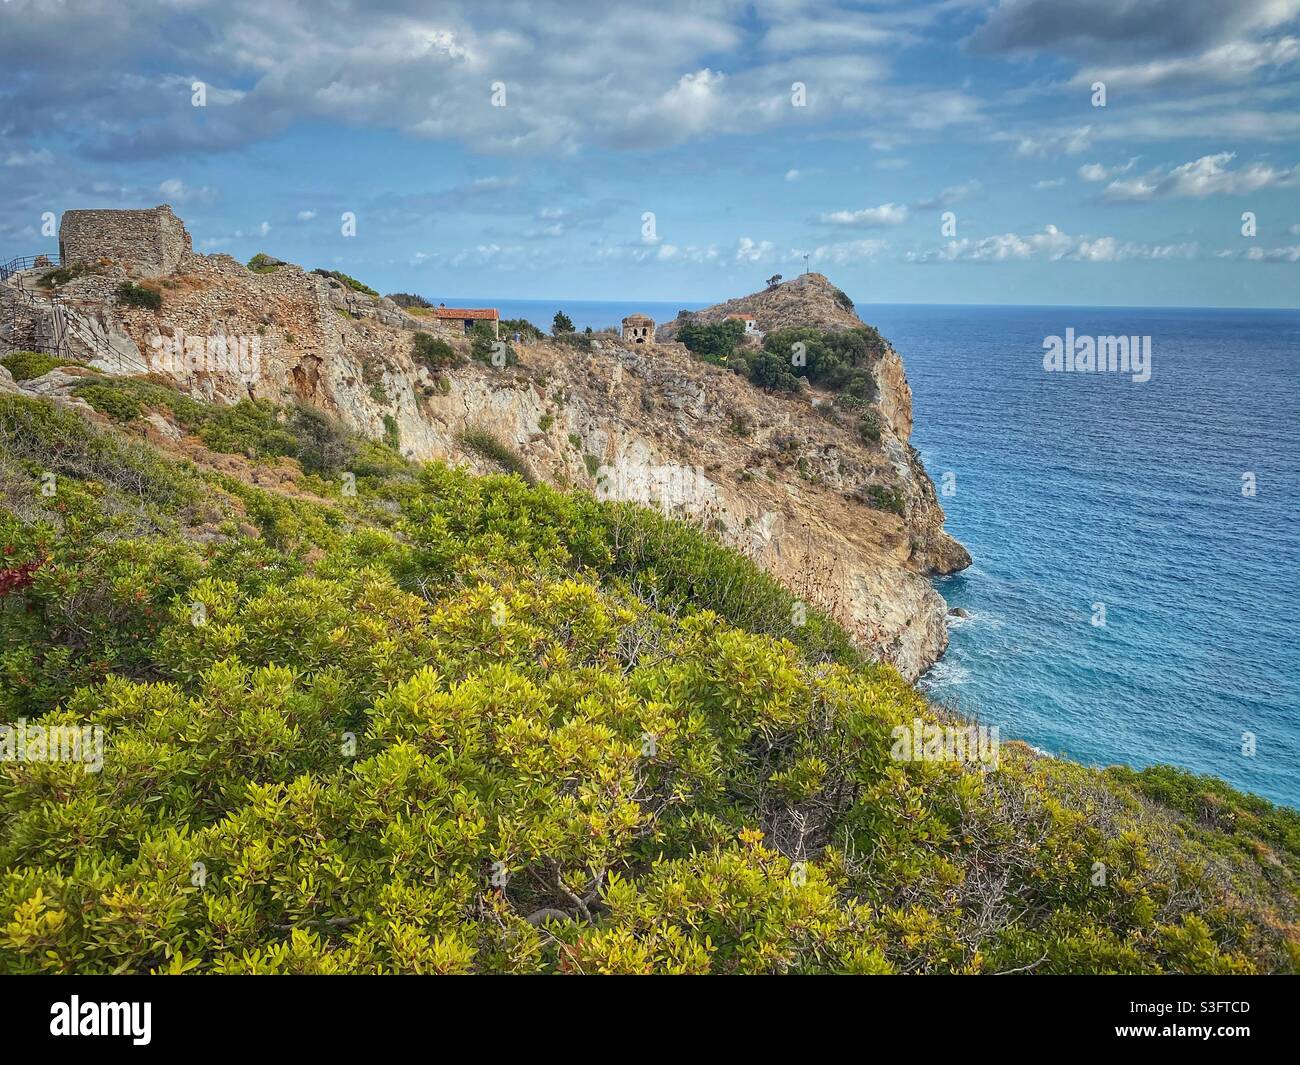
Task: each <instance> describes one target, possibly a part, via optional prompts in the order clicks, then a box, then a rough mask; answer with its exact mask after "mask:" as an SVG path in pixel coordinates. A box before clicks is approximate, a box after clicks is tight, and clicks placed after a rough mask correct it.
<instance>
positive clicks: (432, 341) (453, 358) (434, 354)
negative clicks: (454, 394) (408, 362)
mask: <svg viewBox="0 0 1300 1065" xmlns="http://www.w3.org/2000/svg"><path fill="white" fill-rule="evenodd" d="M411 358H413V359H414V360H415V361H416V362H417V363H419V364H420V365H421V366H423V367H424V368H425V369H427V370H428V371H429V372H430V373H432V374H437V373H441V372H442V371H443V370H450V369H455V368H456V367H457V366H461V365H463V364H464V362H465V359H464V358H463V357H462V356H461V354H460V353H459V352H457V351H456V349H455V348H454V347H452V346H451V344H450V343H449V342H448V341H446V340H443V339H442V338H441V337H435V336H433V335H431V334H429V333H423V332H417V333H416V334H415V339H414V341H413V342H412V346H411Z"/></svg>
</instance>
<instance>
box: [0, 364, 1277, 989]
mask: <svg viewBox="0 0 1300 1065" xmlns="http://www.w3.org/2000/svg"><path fill="white" fill-rule="evenodd" d="M11 365H14V366H18V365H19V364H18V363H16V362H15V363H11ZM41 368H42V367H41V365H40V363H39V360H27V362H26V364H25V365H23V366H22V367H21V369H22V370H23V372H27V371H34V370H39V369H41ZM80 388H81V390H82V397H83V398H78V399H73V400H64V399H57V398H56V399H48V398H36V397H32V396H30V395H25V394H14V393H12V392H10V393H7V394H4V395H0V542H3V544H4V545H5V546H4V561H3V563H0V567H2V568H0V600H2V603H3V607H4V609H0V718H2V719H3V720H4V721H6V722H15V721H24V722H25V723H26V724H25V727H26V728H27V729H28V736H29V737H30V736H32V735H34V731H33V729H34V728H40V729H46V728H49V727H50V726H54V725H64V726H75V727H79V728H80V727H94V726H99V727H101V728H102V729H103V730H104V735H103V746H102V749H101V751H100V753H101V756H102V760H101V765H100V766H99V767H98V771H87V766H83V765H81V764H77V763H75V762H70V761H50V760H47V759H45V758H44V757H36V758H31V759H26V758H23V757H15V758H8V759H6V760H5V761H3V762H0V971H4V972H19V973H30V972H50V973H59V972H80V973H109V972H130V973H147V972H161V973H182V972H217V973H280V972H297V973H338V972H369V973H399V972H412V973H414V972H554V973H606V972H615V973H643V972H691V973H740V972H762V973H816V972H862V973H891V972H892V973H913V972H971V973H1000V972H1025V971H1028V972H1038V973H1052V972H1180V973H1192V972H1220V973H1233V972H1274V971H1293V970H1294V969H1295V968H1296V966H1297V962H1300V948H1298V947H1297V942H1296V932H1295V929H1296V919H1297V902H1298V901H1300V888H1298V884H1300V881H1298V880H1297V877H1298V876H1300V816H1297V815H1296V814H1295V813H1294V812H1292V811H1286V810H1279V809H1277V808H1274V807H1272V806H1270V805H1269V804H1268V803H1266V802H1263V801H1262V800H1258V799H1253V798H1250V797H1248V796H1243V795H1241V794H1240V793H1237V792H1235V791H1233V790H1232V789H1231V788H1229V787H1227V786H1226V785H1223V784H1222V783H1220V782H1217V781H1212V780H1204V779H1198V778H1195V777H1192V776H1190V775H1188V774H1185V773H1179V772H1177V771H1173V770H1169V769H1166V768H1157V769H1154V770H1146V771H1144V772H1141V773H1134V772H1131V771H1128V770H1112V771H1108V772H1098V771H1095V770H1091V769H1086V768H1083V767H1081V766H1077V765H1073V764H1071V763H1068V762H1061V761H1055V760H1052V759H1048V758H1043V757H1040V756H1038V755H1036V754H1035V753H1034V752H1033V751H1031V750H1030V749H1028V748H1026V747H1024V746H1023V745H1021V744H1015V743H1003V744H1001V746H1000V750H999V749H997V748H995V749H994V751H993V752H992V753H993V755H994V757H992V758H988V757H981V759H980V760H979V761H978V762H977V761H975V760H973V759H972V758H971V757H964V758H956V757H947V756H946V755H942V753H941V754H940V755H939V756H937V757H928V756H919V755H920V754H921V752H920V751H919V750H917V751H915V752H913V753H914V754H916V755H918V756H917V757H913V756H911V755H908V754H907V753H906V752H903V751H900V747H899V739H898V733H899V730H901V731H902V732H903V733H904V734H907V733H909V732H911V731H912V730H913V729H915V728H920V727H922V726H923V725H924V726H927V727H929V728H935V727H936V726H937V724H938V721H937V719H936V717H935V714H934V711H932V710H931V709H930V708H929V707H927V706H926V705H925V703H924V701H923V700H922V699H920V698H919V697H918V695H917V694H916V692H915V691H914V690H912V689H911V688H910V687H909V686H908V685H907V684H906V683H905V682H904V681H903V680H902V679H901V678H900V677H899V676H898V674H897V673H896V672H895V671H894V670H893V669H892V668H891V667H889V666H882V665H875V664H871V663H869V662H864V661H862V659H861V656H860V655H858V653H857V652H856V651H855V650H854V648H853V647H852V645H851V644H850V642H849V641H848V639H847V637H846V636H845V635H844V634H843V633H842V632H840V631H839V630H838V628H837V627H836V626H835V625H834V624H833V623H831V622H830V621H829V620H828V619H826V618H825V617H823V616H821V615H819V614H817V613H815V612H813V613H810V614H809V615H808V616H807V617H806V618H804V619H802V624H793V623H792V620H791V615H792V607H793V605H794V598H793V596H791V595H790V593H788V592H787V591H785V590H784V589H783V588H781V586H780V585H779V584H778V583H777V582H776V581H775V580H774V579H773V578H772V577H771V576H769V575H768V574H766V573H765V572H764V571H763V570H762V569H760V568H758V567H756V566H755V565H754V564H753V563H751V562H749V561H748V560H746V559H744V558H742V557H741V556H739V555H737V554H735V553H734V552H730V551H728V550H726V549H724V548H722V547H720V546H719V545H718V544H717V543H716V542H715V541H713V540H712V539H711V538H710V537H709V536H707V535H705V534H704V533H702V532H701V531H700V530H698V529H697V528H695V527H693V526H688V525H684V524H681V523H677V522H673V521H669V520H666V519H664V518H662V517H660V516H658V515H657V514H655V513H653V512H652V511H649V510H646V509H643V508H640V507H637V506H635V505H632V504H627V503H613V502H600V501H598V500H596V499H595V498H593V497H592V496H591V495H590V494H588V493H583V492H573V493H569V494H562V493H559V492H556V491H555V490H553V489H551V488H548V487H546V486H544V485H538V486H529V485H528V484H526V483H525V481H524V480H523V479H521V478H520V477H517V476H490V477H486V478H478V477H474V476H471V475H469V474H467V473H465V472H464V471H455V470H450V469H448V468H447V467H445V466H443V465H442V464H437V463H434V464H429V465H425V466H422V467H421V466H416V465H414V464H411V463H409V462H407V461H405V460H403V459H401V458H400V457H399V456H398V455H397V454H396V453H395V451H393V449H392V448H391V447H389V446H388V445H386V444H382V443H375V442H372V441H367V440H364V439H361V438H358V437H356V436H353V435H351V434H349V433H347V432H346V431H345V430H344V429H343V428H342V427H341V426H340V425H339V424H337V423H334V422H331V421H330V420H328V419H324V418H322V417H321V416H320V415H319V413H317V412H314V411H311V410H310V409H305V408H297V409H294V408H288V409H286V408H275V407H273V406H271V405H269V404H266V403H261V404H253V403H250V402H245V403H242V404H239V405H236V406H233V407H232V406H209V405H206V404H203V403H198V402H195V401H194V400H193V399H191V398H190V397H188V396H185V395H182V394H181V393H179V392H175V391H172V390H169V389H167V388H164V387H162V386H160V385H158V384H156V383H150V382H138V381H137V382H129V381H123V380H121V379H116V380H115V379H113V378H110V377H106V376H102V375H95V376H92V377H89V378H83V380H82V382H81V385H80ZM92 401H93V402H94V403H97V404H98V405H99V406H100V407H102V408H104V409H105V410H110V411H112V414H111V416H110V415H108V414H101V413H97V412H96V411H95V410H93V409H91V407H90V405H89V404H90V402H92ZM160 412H166V413H165V415H163V414H160ZM160 424H162V425H168V426H173V427H175V426H180V427H182V428H183V429H184V432H183V433H175V434H172V433H164V432H162V431H161V429H160V428H159V425H160ZM290 456H292V457H290ZM928 743H929V741H928V740H927V744H928ZM988 753H990V752H988V751H985V752H984V754H986V755H987V754H988ZM91 768H93V767H91Z"/></svg>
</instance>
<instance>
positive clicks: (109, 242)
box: [59, 204, 193, 276]
mask: <svg viewBox="0 0 1300 1065" xmlns="http://www.w3.org/2000/svg"><path fill="white" fill-rule="evenodd" d="M192 251H193V248H192V246H191V243H190V235H189V233H188V232H186V230H185V224H184V223H183V222H182V221H181V220H180V219H179V218H177V217H176V215H175V214H173V213H172V209H171V207H169V206H168V205H167V204H162V205H161V206H159V207H151V208H150V209H149V210H147V211H107V210H106V211H64V212H63V217H62V218H61V219H60V220H59V257H60V260H61V262H62V264H63V265H64V266H69V265H71V264H72V263H78V262H87V263H94V262H98V261H99V260H100V259H111V260H112V261H113V262H115V263H118V264H120V265H122V266H128V267H132V268H134V270H135V272H136V273H139V274H143V275H145V276H151V275H158V274H169V273H171V272H172V271H174V270H175V269H176V268H177V267H178V266H180V264H181V263H182V262H183V261H184V260H185V258H186V257H187V256H188V255H190V254H191V253H192Z"/></svg>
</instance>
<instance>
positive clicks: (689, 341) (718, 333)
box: [677, 318, 745, 366]
mask: <svg viewBox="0 0 1300 1065" xmlns="http://www.w3.org/2000/svg"><path fill="white" fill-rule="evenodd" d="M744 338H745V325H744V323H743V322H738V321H736V320H735V319H734V318H728V319H726V320H725V321H721V322H709V323H704V322H694V321H687V322H686V323H685V324H684V325H682V327H681V328H680V329H679V330H678V331H677V339H678V340H680V341H681V342H682V343H683V344H685V345H686V347H687V349H688V350H690V351H691V353H692V354H694V355H697V356H698V357H700V358H701V359H703V360H704V361H706V362H712V363H715V364H717V365H719V366H726V365H728V360H730V359H731V358H732V357H733V356H734V355H735V354H736V350H737V348H739V346H740V344H741V342H742V341H743V340H744Z"/></svg>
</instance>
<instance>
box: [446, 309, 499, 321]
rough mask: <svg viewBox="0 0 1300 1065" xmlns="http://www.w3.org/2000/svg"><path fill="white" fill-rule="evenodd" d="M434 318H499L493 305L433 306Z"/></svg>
mask: <svg viewBox="0 0 1300 1065" xmlns="http://www.w3.org/2000/svg"><path fill="white" fill-rule="evenodd" d="M433 316H434V317H435V318H460V319H463V318H486V319H488V320H489V321H490V320H492V319H496V318H500V317H501V315H500V314H498V313H497V309H496V308H495V307H435V308H434V309H433Z"/></svg>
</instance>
